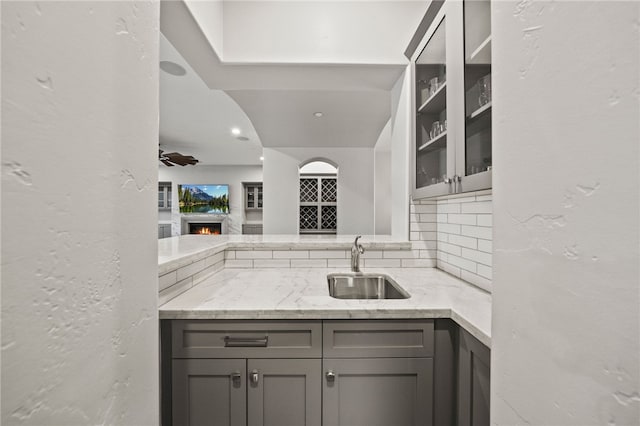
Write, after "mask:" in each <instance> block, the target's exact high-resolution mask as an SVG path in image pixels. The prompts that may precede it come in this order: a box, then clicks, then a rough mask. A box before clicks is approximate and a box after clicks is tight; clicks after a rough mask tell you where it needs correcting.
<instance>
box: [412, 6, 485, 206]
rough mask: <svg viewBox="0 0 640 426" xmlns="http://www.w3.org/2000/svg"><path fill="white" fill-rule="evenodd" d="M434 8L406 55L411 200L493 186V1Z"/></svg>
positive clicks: (428, 13) (428, 14)
mask: <svg viewBox="0 0 640 426" xmlns="http://www.w3.org/2000/svg"><path fill="white" fill-rule="evenodd" d="M439 4H440V5H441V7H439V9H437V10H436V11H435V12H433V11H432V12H433V13H431V14H430V12H429V11H427V14H426V15H425V16H432V17H433V18H431V21H430V23H428V24H427V25H422V24H421V30H420V31H422V34H420V35H418V34H416V38H417V37H420V40H419V41H418V42H416V45H415V46H416V47H415V50H414V52H413V54H412V56H411V59H412V62H413V78H412V81H413V84H414V89H413V91H414V102H413V105H414V108H415V109H414V114H415V115H414V117H415V124H414V126H415V127H414V128H415V134H414V138H415V139H414V140H415V145H414V149H413V159H414V166H415V168H414V171H415V175H414V186H413V198H425V197H434V196H440V195H448V194H455V193H461V192H469V191H477V190H481V189H488V188H491V173H492V172H491V170H492V155H491V104H492V102H491V3H490V2H489V1H488V0H465V1H457V0H448V1H445V2H443V3H439ZM432 5H436V6H437V5H438V2H432ZM436 6H434V7H436ZM430 7H431V6H430ZM425 27H426V29H425Z"/></svg>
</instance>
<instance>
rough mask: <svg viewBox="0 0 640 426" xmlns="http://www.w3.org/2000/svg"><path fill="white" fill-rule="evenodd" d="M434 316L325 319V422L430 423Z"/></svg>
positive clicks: (368, 425)
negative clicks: (419, 317) (424, 317)
mask: <svg viewBox="0 0 640 426" xmlns="http://www.w3.org/2000/svg"><path fill="white" fill-rule="evenodd" d="M433 355H434V322H433V320H366V321H359V320H355V321H354V320H349V321H324V324H323V365H322V367H323V368H322V370H323V374H324V377H323V385H322V397H323V403H322V416H323V417H322V418H323V425H324V426H339V425H340V426H359V425H362V426H376V425H380V426H385V425H394V426H404V425H406V426H414V425H431V424H433Z"/></svg>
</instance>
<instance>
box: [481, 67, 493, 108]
mask: <svg viewBox="0 0 640 426" xmlns="http://www.w3.org/2000/svg"><path fill="white" fill-rule="evenodd" d="M478 92H479V95H478V104H479V105H480V106H484V105H486V104H488V103H489V102H490V101H491V74H487V75H485V76H484V77H482V78H481V79H480V80H478Z"/></svg>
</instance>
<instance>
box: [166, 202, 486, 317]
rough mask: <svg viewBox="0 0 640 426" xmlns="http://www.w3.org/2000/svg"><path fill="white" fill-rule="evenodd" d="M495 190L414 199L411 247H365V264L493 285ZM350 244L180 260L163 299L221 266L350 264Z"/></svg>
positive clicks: (240, 250) (242, 251) (223, 252)
mask: <svg viewBox="0 0 640 426" xmlns="http://www.w3.org/2000/svg"><path fill="white" fill-rule="evenodd" d="M491 217H492V202H491V191H479V192H475V193H467V194H464V195H463V196H450V197H443V198H439V199H430V200H415V201H413V202H412V203H411V205H410V217H409V220H410V225H409V228H410V234H409V236H410V238H409V239H410V240H411V249H410V250H409V249H405V250H366V251H365V253H364V254H363V255H362V256H361V260H360V265H361V267H362V268H364V269H365V270H366V268H370V269H375V268H434V267H437V268H439V269H442V270H444V271H446V272H448V273H450V274H452V275H455V276H456V277H458V278H460V279H462V280H465V281H467V282H469V283H471V284H474V285H476V286H478V287H480V288H483V289H485V290H487V291H491V279H492V268H491V265H492V249H493V244H492V229H491V225H492V220H491ZM350 257H351V253H350V251H349V250H317V249H316V250H282V249H279V250H276V249H274V250H269V249H256V250H253V249H251V248H235V249H229V250H220V251H219V252H216V253H215V254H213V255H209V256H208V257H204V258H199V259H197V260H196V261H194V262H192V263H190V264H187V265H183V266H180V267H179V268H177V269H175V270H173V271H170V272H168V273H166V274H164V275H161V276H159V277H158V278H159V302H160V304H163V303H165V302H167V301H169V300H171V299H172V298H174V297H176V296H178V295H179V294H181V293H183V292H184V291H187V290H188V289H190V288H191V287H193V286H195V285H197V284H199V283H200V282H202V281H203V280H205V279H207V278H208V277H209V276H211V275H212V274H214V273H215V272H217V271H219V270H220V269H223V268H243V269H244V268H340V269H345V270H348V269H349V267H350V261H349V260H350Z"/></svg>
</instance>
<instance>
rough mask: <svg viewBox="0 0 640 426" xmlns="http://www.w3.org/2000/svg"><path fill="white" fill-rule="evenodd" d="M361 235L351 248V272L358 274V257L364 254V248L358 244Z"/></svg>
mask: <svg viewBox="0 0 640 426" xmlns="http://www.w3.org/2000/svg"><path fill="white" fill-rule="evenodd" d="M361 237H362V235H358V236H357V237H356V239H355V241H354V242H353V246H352V247H351V272H360V255H361V254H364V247H362V244H358V239H359V238H361Z"/></svg>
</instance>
